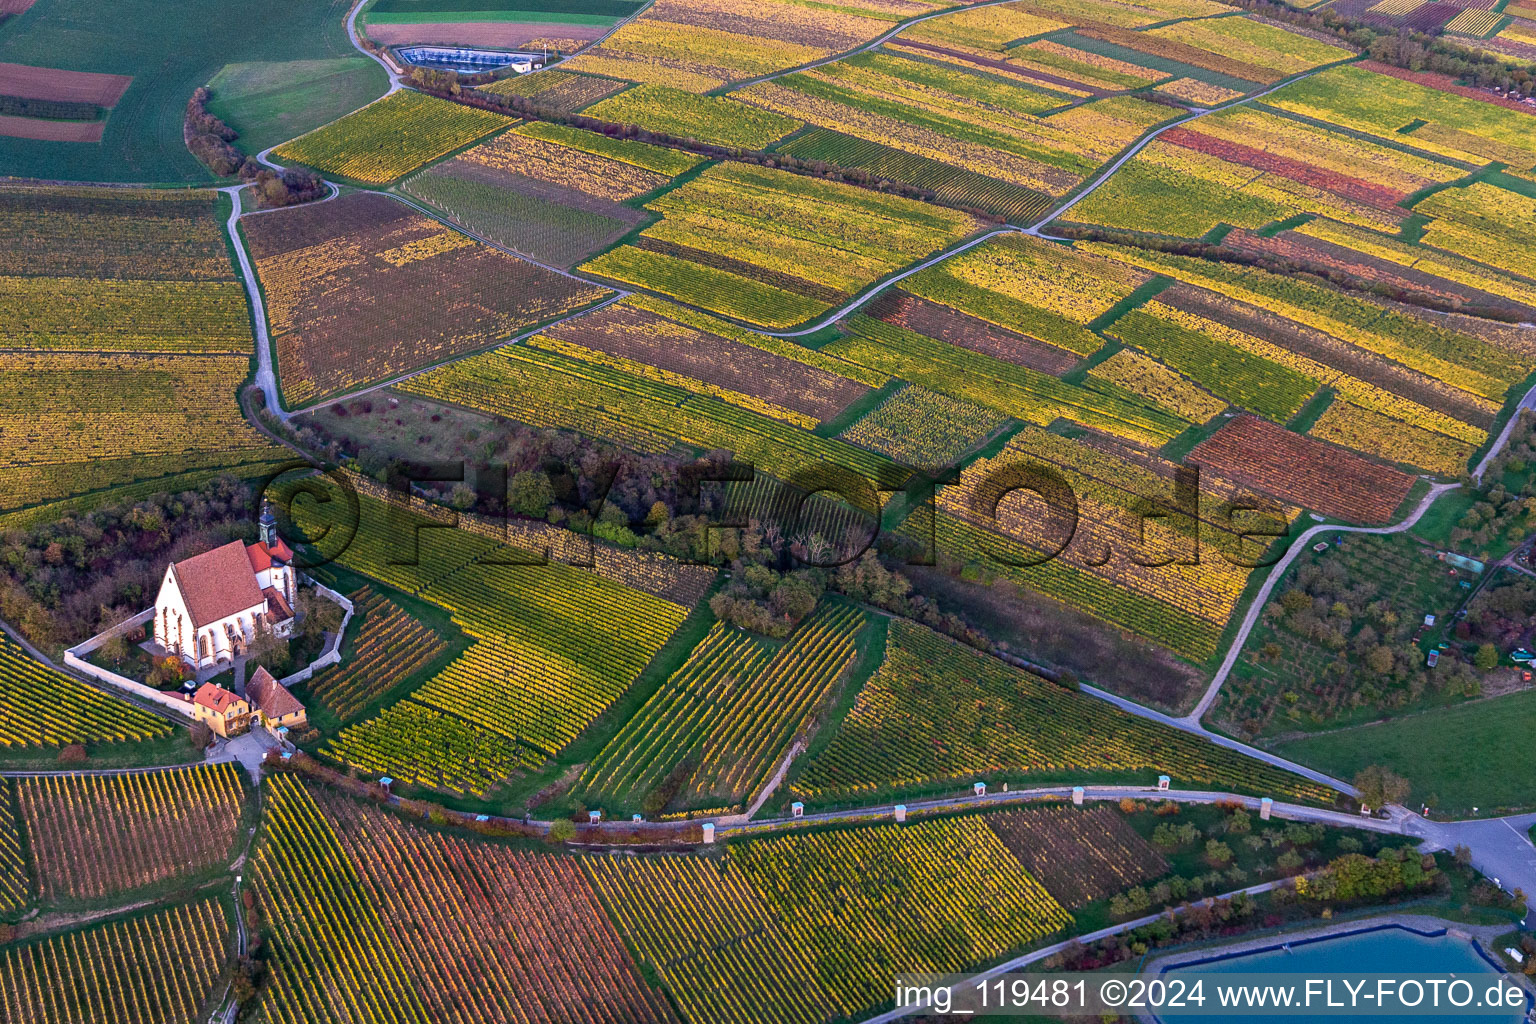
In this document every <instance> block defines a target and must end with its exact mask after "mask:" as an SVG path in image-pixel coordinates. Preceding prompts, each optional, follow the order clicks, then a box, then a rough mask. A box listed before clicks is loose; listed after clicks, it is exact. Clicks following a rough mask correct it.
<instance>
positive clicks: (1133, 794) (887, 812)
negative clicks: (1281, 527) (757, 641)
mask: <svg viewBox="0 0 1536 1024" xmlns="http://www.w3.org/2000/svg"><path fill="white" fill-rule="evenodd" d="M1083 792H1084V794H1085V798H1086V799H1089V800H1110V801H1114V800H1121V799H1124V798H1126V797H1129V798H1131V799H1132V800H1172V801H1173V802H1175V803H1188V804H1213V803H1236V804H1242V805H1243V806H1245V807H1249V808H1252V809H1253V810H1255V811H1257V810H1258V809H1259V807H1260V805H1261V803H1262V801H1261V800H1260V799H1259V798H1258V797H1256V796H1238V795H1237V794H1235V793H1223V792H1217V791H1214V790H1193V789H1170V790H1159V789H1158V788H1157V787H1156V786H1084V787H1083ZM1071 795H1072V787H1071V786H1070V785H1060V786H1036V787H1032V788H1029V789H1015V790H1011V791H1009V792H1003V791H1002V790H997V789H994V790H992V791H991V792H989V793H987V794H986V795H985V796H976V795H975V794H972V793H957V794H956V795H955V796H952V797H936V798H933V799H928V800H908V801H905V806H906V808H907V810H908V812H909V813H910V814H912V815H913V817H916V816H917V815H919V814H935V813H943V812H949V811H966V810H986V809H994V810H995V809H997V808H999V807H1008V806H1011V805H1014V804H1025V803H1029V802H1031V801H1035V800H1039V799H1041V798H1043V797H1070V796H1071ZM1271 813H1272V814H1273V815H1274V816H1275V817H1277V818H1285V819H1287V820H1291V821H1309V822H1319V823H1322V824H1326V825H1336V826H1341V827H1345V828H1364V829H1370V830H1372V831H1376V832H1391V833H1394V834H1407V833H1404V832H1403V829H1404V825H1403V822H1404V821H1406V820H1408V819H1409V818H1410V817H1414V818H1416V817H1417V816H1416V815H1411V816H1410V815H1409V813H1408V812H1407V811H1401V812H1399V813H1398V814H1397V816H1395V817H1393V818H1389V819H1388V818H1366V817H1362V816H1360V815H1357V814H1348V813H1346V812H1344V811H1336V810H1333V809H1331V808H1326V807H1308V806H1306V805H1304V804H1292V803H1284V802H1281V801H1275V802H1274V804H1273V805H1272V807H1271ZM894 818H895V806H894V805H893V804H881V805H879V806H876V807H860V808H854V809H850V810H840V811H818V812H816V813H814V814H807V815H805V816H804V817H802V818H764V819H762V820H759V821H749V822H745V823H743V824H735V825H725V826H719V827H718V831H717V832H716V835H717V836H718V837H720V838H725V837H727V836H746V835H753V834H759V833H768V832H783V831H789V830H793V829H797V828H805V827H808V826H811V825H818V824H819V825H825V824H831V823H834V822H846V821H856V820H864V819H868V820H877V819H889V820H894ZM1533 891H1536V890H1533Z"/></svg>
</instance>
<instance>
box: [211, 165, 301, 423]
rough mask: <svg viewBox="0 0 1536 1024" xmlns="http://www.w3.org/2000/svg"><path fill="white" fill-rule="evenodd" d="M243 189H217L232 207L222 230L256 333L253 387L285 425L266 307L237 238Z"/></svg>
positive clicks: (236, 187)
mask: <svg viewBox="0 0 1536 1024" xmlns="http://www.w3.org/2000/svg"><path fill="white" fill-rule="evenodd" d="M244 187H245V186H243V185H230V186H227V187H225V188H221V189H219V191H220V192H223V193H224V194H225V195H227V196H229V198H230V202H231V204H232V206H233V209H231V210H230V211H229V220H227V221H226V222H225V223H224V230H225V232H226V233H227V234H228V235H229V244H230V246H231V247H233V249H234V250H235V259H236V260H237V261H238V262H239V263H240V276H241V277H243V278H244V279H245V297H246V299H247V300H249V302H250V304H251V325H252V326H253V327H254V328H255V329H256V386H257V387H259V388H260V389H261V393H262V394H263V395H265V396H266V399H267V410H268V411H269V412H271V413H272V415H274V416H276V417H277V418H278V419H280V420H282V421H283V422H285V423H286V422H287V421H288V419H289V417H290V415H291V414H290V413H289V412H288V411H287V410H286V409H284V408H283V399H282V395H281V394H280V393H279V392H278V389H277V373H276V371H275V370H274V369H273V367H272V338H271V336H270V335H268V333H267V306H266V303H265V302H263V301H262V298H261V285H260V283H259V282H258V281H257V280H256V268H255V267H253V266H252V265H251V258H250V255H249V254H248V253H247V252H246V251H245V243H244V242H243V241H242V240H241V238H240V190H241V189H242V188H244Z"/></svg>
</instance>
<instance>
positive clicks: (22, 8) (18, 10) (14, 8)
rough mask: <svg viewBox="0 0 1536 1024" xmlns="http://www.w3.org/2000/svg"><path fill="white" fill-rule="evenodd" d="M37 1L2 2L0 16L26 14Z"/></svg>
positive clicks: (0, 1)
mask: <svg viewBox="0 0 1536 1024" xmlns="http://www.w3.org/2000/svg"><path fill="white" fill-rule="evenodd" d="M36 2H37V0H0V16H3V15H7V14H25V13H26V11H27V8H29V7H31V6H32V5H33V4H34V3H36Z"/></svg>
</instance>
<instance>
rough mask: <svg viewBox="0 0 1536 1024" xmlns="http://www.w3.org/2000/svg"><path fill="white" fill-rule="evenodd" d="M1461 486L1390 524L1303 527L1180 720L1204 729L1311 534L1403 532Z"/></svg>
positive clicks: (1439, 488)
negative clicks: (1267, 607)
mask: <svg viewBox="0 0 1536 1024" xmlns="http://www.w3.org/2000/svg"><path fill="white" fill-rule="evenodd" d="M1506 439H1507V438H1506ZM1494 450H1495V451H1496V450H1497V449H1496V448H1495V449H1494ZM1460 487H1461V485H1460V484H1435V485H1434V486H1433V487H1431V488H1430V489H1429V493H1427V494H1425V495H1424V497H1423V498H1421V499H1420V500H1419V504H1418V505H1417V506H1416V507H1415V508H1414V510H1413V511H1412V512H1410V513H1409V514H1408V515H1407V516H1405V517H1404V518H1403V519H1401V520H1399V521H1398V522H1396V523H1394V524H1392V525H1391V526H1335V525H1330V524H1328V523H1321V524H1319V525H1317V526H1314V527H1312V528H1311V529H1309V530H1305V531H1303V532H1302V534H1301V535H1300V536H1299V537H1297V538H1296V539H1295V540H1294V541H1292V542H1291V545H1290V547H1289V548H1288V549H1287V550H1286V553H1285V557H1284V558H1282V559H1280V561H1278V562H1276V563H1275V567H1274V568H1273V569H1271V570H1270V571H1269V578H1268V579H1266V580H1265V581H1264V585H1263V586H1262V587H1261V588H1259V592H1258V593H1257V594H1255V595H1254V598H1253V600H1252V601H1251V602H1250V603H1249V605H1248V611H1247V612H1246V613H1245V614H1244V615H1243V623H1242V625H1241V626H1240V627H1238V630H1237V635H1236V636H1235V637H1233V638H1232V645H1231V647H1229V648H1228V649H1227V655H1226V657H1225V658H1223V659H1222V661H1221V665H1220V667H1218V668H1217V669H1216V674H1215V675H1213V676H1212V677H1211V681H1210V683H1209V684H1208V685H1207V686H1206V688H1205V693H1204V695H1203V696H1201V698H1200V702H1199V703H1198V704H1196V705H1195V707H1194V709H1193V710H1192V711H1190V713H1189V714H1187V715H1185V716H1183V718H1182V719H1180V721H1182V722H1184V723H1185V724H1186V725H1188V726H1191V727H1194V728H1196V729H1197V730H1198V731H1201V732H1206V731H1207V730H1206V729H1205V728H1204V727H1203V726H1201V725H1200V719H1201V718H1203V717H1205V713H1206V712H1207V711H1209V710H1210V708H1211V705H1212V704H1213V703H1214V702H1215V700H1216V696H1217V695H1218V694H1219V693H1220V692H1221V687H1222V685H1223V684H1225V683H1226V681H1227V677H1228V676H1230V675H1231V674H1232V669H1233V667H1234V666H1236V664H1237V659H1238V656H1239V655H1240V654H1242V652H1243V646H1244V645H1245V644H1246V643H1247V642H1248V635H1249V634H1250V633H1252V632H1253V627H1254V626H1256V625H1257V624H1258V621H1259V616H1260V615H1262V614H1263V613H1264V607H1265V605H1267V604H1268V603H1269V595H1270V594H1272V593H1273V592H1274V589H1275V586H1276V584H1278V583H1279V582H1280V578H1281V577H1282V576H1284V575H1285V572H1286V570H1287V569H1289V568H1290V565H1291V563H1292V562H1294V561H1295V560H1296V558H1297V557H1298V556H1299V555H1300V554H1301V552H1303V551H1305V550H1306V549H1307V544H1308V543H1309V542H1310V541H1311V540H1312V538H1313V537H1316V536H1318V535H1319V534H1322V533H1371V534H1392V533H1403V532H1405V531H1407V530H1411V529H1413V527H1414V526H1415V525H1416V524H1417V523H1418V521H1419V520H1420V519H1422V518H1423V517H1424V513H1426V512H1428V511H1429V507H1430V506H1431V505H1433V504H1434V503H1435V501H1436V500H1437V499H1438V498H1439V497H1440V496H1441V495H1443V494H1447V493H1449V492H1451V491H1454V490H1457V489H1458V488H1460Z"/></svg>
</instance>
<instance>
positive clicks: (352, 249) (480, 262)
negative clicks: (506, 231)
mask: <svg viewBox="0 0 1536 1024" xmlns="http://www.w3.org/2000/svg"><path fill="white" fill-rule="evenodd" d="M241 228H242V230H243V231H244V232H245V236H246V238H247V239H248V240H249V242H250V247H251V254H252V255H253V256H254V257H255V258H256V269H257V274H258V276H260V278H261V284H262V288H263V289H264V290H265V293H266V298H267V320H268V323H269V324H270V326H271V329H272V335H273V338H274V340H275V341H276V343H277V362H278V370H279V372H280V374H281V377H282V386H283V394H284V395H285V396H286V397H287V399H288V401H289V402H291V403H292V404H294V405H303V404H306V403H308V402H311V401H313V400H315V399H317V398H325V397H328V396H331V395H334V394H336V393H338V392H343V391H348V390H350V389H352V388H356V387H359V386H362V385H366V384H373V383H377V382H379V381H382V380H387V379H390V378H392V377H396V376H399V375H400V374H403V373H406V372H408V371H410V370H415V369H419V368H420V367H422V366H425V365H428V364H431V363H435V362H438V361H440V360H442V359H446V358H448V357H450V356H456V355H463V354H464V353H466V352H472V351H475V350H476V349H481V348H486V347H488V346H490V345H493V344H495V343H496V342H499V341H503V340H506V339H507V338H510V337H512V336H513V335H516V334H517V333H518V332H519V331H520V330H522V329H523V328H527V327H531V326H533V325H534V324H537V323H540V322H542V321H546V320H553V319H555V318H557V317H559V316H562V315H564V314H567V313H571V312H574V311H575V310H577V309H579V308H580V307H582V306H585V305H587V304H589V303H591V302H595V301H597V300H598V299H601V298H603V297H604V296H605V295H607V294H608V293H607V291H606V290H605V289H602V288H597V287H594V286H592V285H588V284H585V283H583V282H581V281H577V280H575V279H573V278H569V277H563V276H561V275H559V274H555V273H553V272H552V271H548V270H544V269H543V268H542V267H538V266H535V265H534V264H532V263H527V262H524V261H523V260H520V259H518V258H517V257H515V256H509V255H507V254H506V253H504V252H501V251H500V250H498V249H494V248H492V247H491V246H488V245H483V244H481V243H479V242H476V241H475V240H474V239H472V238H470V237H469V236H467V235H464V234H461V233H459V232H457V231H454V230H453V229H452V228H449V227H447V226H445V225H444V224H442V223H440V222H438V221H435V220H433V219H432V218H430V217H425V216H423V215H421V214H419V213H417V212H416V211H415V210H413V209H411V208H410V207H408V206H406V205H405V204H404V203H400V202H396V201H395V200H393V199H389V198H386V197H384V196H381V195H376V194H372V193H358V194H355V195H350V196H345V197H343V198H341V199H333V200H331V201H330V202H325V203H317V204H314V205H311V206H299V207H294V208H292V209H289V210H281V211H278V212H275V213H263V214H257V215H254V216H250V217H246V218H245V219H243V220H242V221H241Z"/></svg>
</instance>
